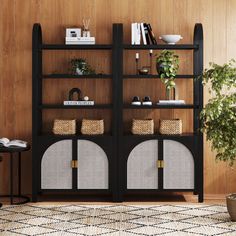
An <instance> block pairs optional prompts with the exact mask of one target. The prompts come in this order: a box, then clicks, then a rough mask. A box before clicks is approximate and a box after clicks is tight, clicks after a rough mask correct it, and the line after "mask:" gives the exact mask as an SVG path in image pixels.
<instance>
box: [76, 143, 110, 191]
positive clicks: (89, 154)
mask: <svg viewBox="0 0 236 236" xmlns="http://www.w3.org/2000/svg"><path fill="white" fill-rule="evenodd" d="M77 187H78V189H108V159H107V155H106V154H105V152H104V151H103V150H102V148H101V147H99V146H98V145H97V144H96V143H93V142H91V141H87V140H78V186H77Z"/></svg>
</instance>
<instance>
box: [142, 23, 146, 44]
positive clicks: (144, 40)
mask: <svg viewBox="0 0 236 236" xmlns="http://www.w3.org/2000/svg"><path fill="white" fill-rule="evenodd" d="M141 32H142V38H143V44H144V45H147V40H146V36H145V31H144V26H143V23H141Z"/></svg>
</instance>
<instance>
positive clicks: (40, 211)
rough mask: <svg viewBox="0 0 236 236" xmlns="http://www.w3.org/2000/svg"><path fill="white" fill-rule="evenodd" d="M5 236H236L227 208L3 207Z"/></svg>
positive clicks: (1, 225)
mask: <svg viewBox="0 0 236 236" xmlns="http://www.w3.org/2000/svg"><path fill="white" fill-rule="evenodd" d="M0 235H1V236H8V235H9V236H17V235H49V236H60V235H63V236H73V235H78V236H80V235H81V236H82V235H83V236H94V235H101V236H138V235H153V236H154V235H164V236H187V235H188V236H193V235H207V236H208V235H223V236H227V235H232V236H236V222H231V221H230V219H229V215H228V213H227V210H226V207H225V206H223V205H202V204H199V205H176V204H175V205H172V204H171V205H169V204H168V205H167V204H162V205H99V206H98V205H77V204H73V205H54V206H53V205H50V206H49V205H38V204H37V205H33V204H27V205H22V206H3V207H2V208H1V209H0Z"/></svg>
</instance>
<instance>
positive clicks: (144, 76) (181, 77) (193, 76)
mask: <svg viewBox="0 0 236 236" xmlns="http://www.w3.org/2000/svg"><path fill="white" fill-rule="evenodd" d="M196 77H198V75H176V77H175V78H176V79H193V78H196ZM123 78H124V79H156V78H157V79H158V78H160V75H157V74H152V75H149V74H148V75H124V76H123Z"/></svg>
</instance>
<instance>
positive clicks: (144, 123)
mask: <svg viewBox="0 0 236 236" xmlns="http://www.w3.org/2000/svg"><path fill="white" fill-rule="evenodd" d="M131 132H132V134H141V135H142V134H153V133H154V121H153V120H152V119H146V120H136V119H133V121H132V130H131Z"/></svg>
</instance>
